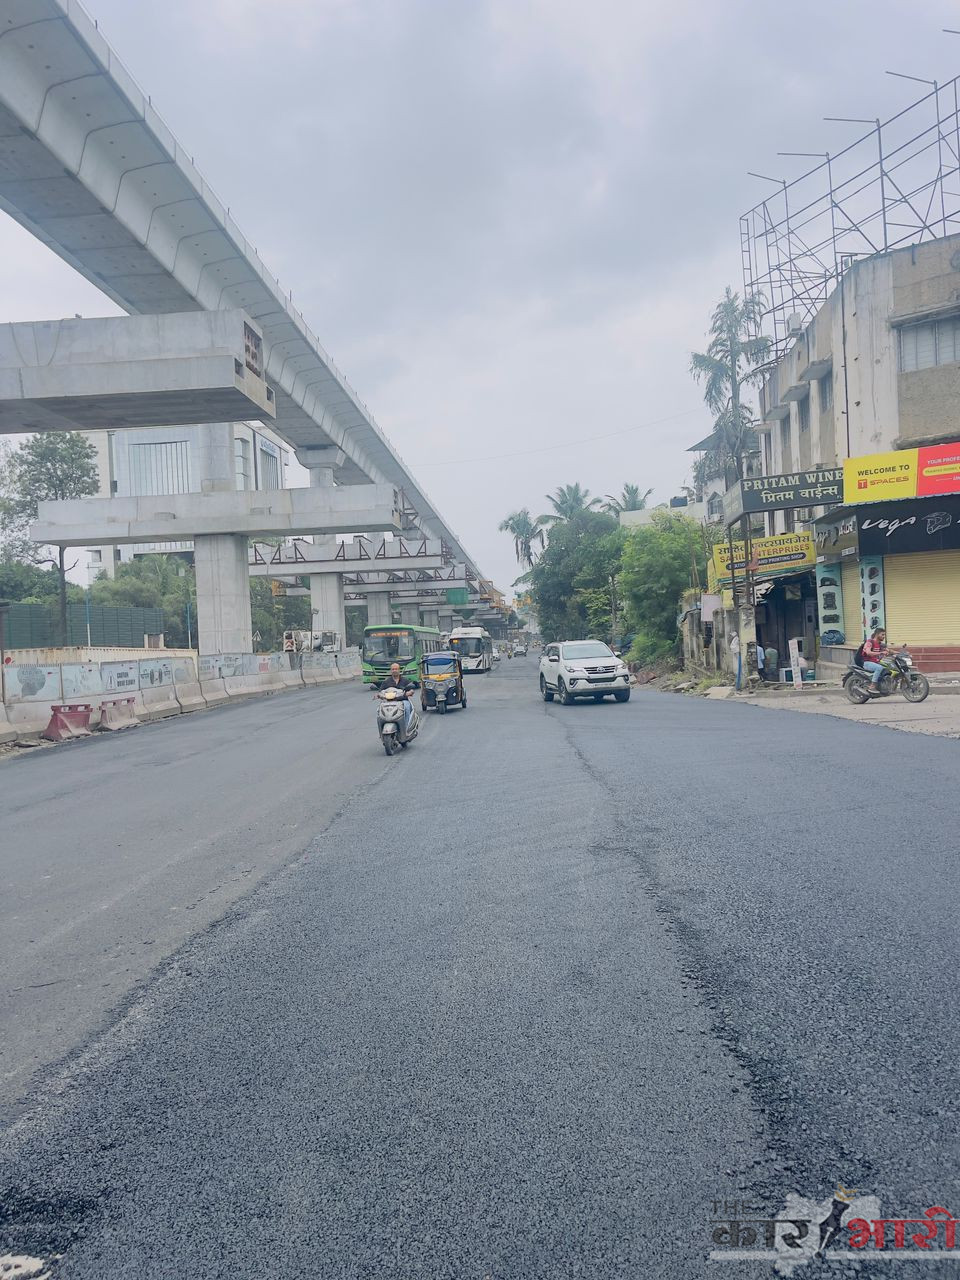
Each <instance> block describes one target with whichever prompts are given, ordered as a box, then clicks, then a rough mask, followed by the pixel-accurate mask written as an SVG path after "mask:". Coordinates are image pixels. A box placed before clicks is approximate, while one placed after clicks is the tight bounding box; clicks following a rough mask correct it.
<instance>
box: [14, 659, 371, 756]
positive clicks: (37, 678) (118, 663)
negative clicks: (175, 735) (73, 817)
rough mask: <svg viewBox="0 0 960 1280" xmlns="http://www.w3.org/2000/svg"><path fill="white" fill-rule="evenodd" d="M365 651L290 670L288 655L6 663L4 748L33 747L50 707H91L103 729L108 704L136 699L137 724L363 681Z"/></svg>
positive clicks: (301, 663)
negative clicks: (239, 700) (241, 700)
mask: <svg viewBox="0 0 960 1280" xmlns="http://www.w3.org/2000/svg"><path fill="white" fill-rule="evenodd" d="M360 671H361V667H360V652H359V650H357V649H348V650H344V651H342V652H341V653H305V654H302V655H297V659H296V662H295V665H291V661H290V655H289V654H286V653H220V654H212V655H210V656H207V657H202V658H200V659H199V663H198V665H196V666H195V665H194V660H193V658H191V657H187V656H184V655H179V654H176V655H172V656H161V655H158V656H157V657H153V658H139V659H137V658H126V659H121V660H114V661H111V662H73V663H63V664H59V665H57V664H51V665H42V664H28V663H19V664H7V665H5V666H4V667H3V687H2V689H3V698H2V701H0V743H5V742H12V741H16V739H18V738H24V739H27V740H35V739H37V738H39V736H40V734H41V733H42V732H43V730H44V729H45V728H46V727H47V725H48V724H49V722H50V716H51V712H52V708H53V707H54V706H55V705H62V704H64V703H75V702H76V703H79V702H83V703H84V704H87V703H89V704H90V705H91V707H92V708H93V710H92V712H91V716H90V725H91V727H92V728H97V727H98V726H99V724H100V704H101V702H102V701H103V700H104V699H106V700H107V701H109V702H111V703H112V702H114V701H115V700H116V699H118V698H132V699H133V706H132V715H133V717H134V718H135V719H136V720H138V721H139V720H157V719H162V718H163V717H165V716H175V715H179V714H181V713H182V712H187V711H200V710H203V709H204V708H206V707H208V706H215V705H216V704H217V703H221V702H225V701H227V699H228V698H231V697H249V696H251V695H255V694H260V693H277V692H280V691H281V690H283V689H292V688H297V689H298V688H301V687H303V686H304V685H318V684H329V683H333V682H335V681H341V680H352V679H356V677H357V676H359V675H360Z"/></svg>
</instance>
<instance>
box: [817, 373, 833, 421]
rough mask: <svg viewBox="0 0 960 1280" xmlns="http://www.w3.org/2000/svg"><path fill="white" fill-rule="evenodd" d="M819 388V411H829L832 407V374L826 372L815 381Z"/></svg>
mask: <svg viewBox="0 0 960 1280" xmlns="http://www.w3.org/2000/svg"><path fill="white" fill-rule="evenodd" d="M817 386H818V387H819V389H820V412H821V413H829V412H830V410H831V409H832V408H833V374H832V373H828V374H827V376H826V377H825V378H821V379H820V381H819V382H818V383H817Z"/></svg>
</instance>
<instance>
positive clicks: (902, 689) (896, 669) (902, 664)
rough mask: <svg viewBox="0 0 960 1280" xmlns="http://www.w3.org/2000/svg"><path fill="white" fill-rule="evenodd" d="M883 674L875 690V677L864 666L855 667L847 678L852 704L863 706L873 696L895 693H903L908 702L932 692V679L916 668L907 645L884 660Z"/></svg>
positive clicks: (886, 695)
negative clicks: (873, 679)
mask: <svg viewBox="0 0 960 1280" xmlns="http://www.w3.org/2000/svg"><path fill="white" fill-rule="evenodd" d="M880 665H881V667H883V674H882V675H881V676H880V679H879V681H878V682H877V684H876V686H875V688H876V692H875V693H871V682H872V677H871V674H870V672H869V671H864V669H863V667H858V666H852V667H851V668H850V669H849V671H848V672H847V674H846V675H845V676H844V677H843V691H844V693H845V694H846V695H847V697H848V698H849V699H850V701H851V702H852V703H854V704H855V705H857V706H861V705H862V704H863V703H864V702H869V701H870V699H871V698H877V697H879V698H889V697H890V695H891V694H892V693H902V694H903V696H904V697H905V698H906V700H907V701H908V702H922V701H923V700H924V698H925V697H926V696H927V694H928V693H929V692H930V681H929V680H928V679H927V677H926V676H925V675H923V674H922V673H921V672H919V671H914V669H913V658H911V657H910V654H909V653H908V652H907V650H906V647H904V648H902V649H901V650H900V652H899V653H893V654H889V655H888V656H887V657H886V658H882V659H881V661H880Z"/></svg>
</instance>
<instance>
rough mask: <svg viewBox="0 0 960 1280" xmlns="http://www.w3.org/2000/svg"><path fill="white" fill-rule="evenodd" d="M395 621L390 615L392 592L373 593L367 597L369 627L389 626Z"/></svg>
mask: <svg viewBox="0 0 960 1280" xmlns="http://www.w3.org/2000/svg"><path fill="white" fill-rule="evenodd" d="M392 621H393V618H392V617H391V614H390V592H389V591H371V592H370V594H369V595H368V596H367V626H368V627H374V626H376V627H382V626H389V624H390V623H391V622H392Z"/></svg>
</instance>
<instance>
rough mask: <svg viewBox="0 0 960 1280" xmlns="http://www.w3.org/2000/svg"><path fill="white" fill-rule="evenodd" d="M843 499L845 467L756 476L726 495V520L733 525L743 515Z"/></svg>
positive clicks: (724, 497)
mask: <svg viewBox="0 0 960 1280" xmlns="http://www.w3.org/2000/svg"><path fill="white" fill-rule="evenodd" d="M842 496H843V468H842V467H814V468H812V469H811V470H809V471H790V472H785V473H784V474H782V475H775V476H752V477H750V478H749V479H747V480H740V481H739V482H738V483H737V484H735V485H734V486H733V488H732V489H729V490H728V491H727V492H726V493H725V494H724V495H723V518H724V521H725V522H726V523H727V524H733V522H734V520H739V519H740V517H741V516H742V515H749V514H750V513H751V512H755V511H785V510H787V509H793V508H796V507H817V506H823V505H824V504H830V503H834V502H840V500H841V498H842Z"/></svg>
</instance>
